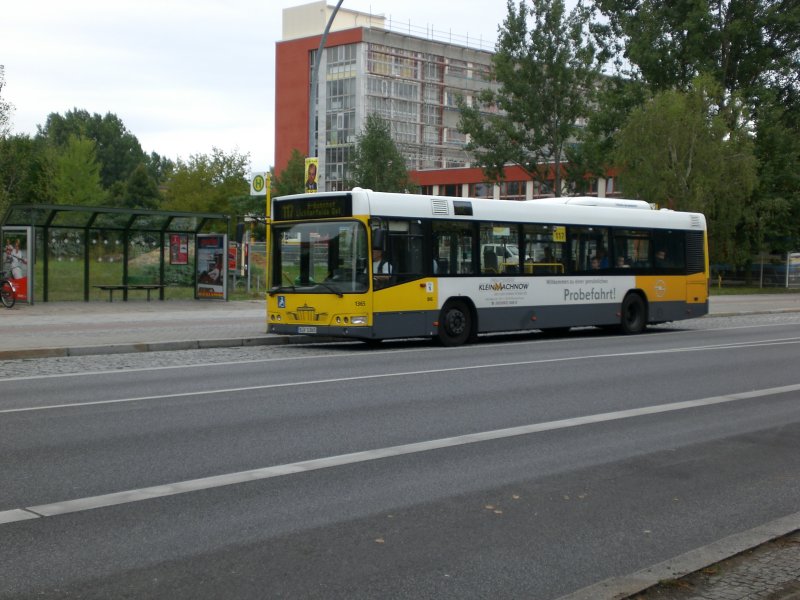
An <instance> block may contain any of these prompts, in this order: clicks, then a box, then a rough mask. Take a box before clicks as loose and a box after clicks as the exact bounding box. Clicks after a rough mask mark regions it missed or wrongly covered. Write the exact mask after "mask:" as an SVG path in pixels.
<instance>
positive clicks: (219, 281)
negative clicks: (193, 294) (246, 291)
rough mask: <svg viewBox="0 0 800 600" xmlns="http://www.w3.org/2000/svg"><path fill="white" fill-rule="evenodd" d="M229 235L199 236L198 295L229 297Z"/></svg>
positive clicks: (220, 298)
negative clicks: (227, 258)
mask: <svg viewBox="0 0 800 600" xmlns="http://www.w3.org/2000/svg"><path fill="white" fill-rule="evenodd" d="M227 246H228V236H227V235H223V234H217V233H209V234H199V235H198V236H197V297H198V298H213V299H217V300H224V299H226V298H227V279H228V277H227V275H228V268H227V267H228V261H227V260H226V257H227V252H228V247H227Z"/></svg>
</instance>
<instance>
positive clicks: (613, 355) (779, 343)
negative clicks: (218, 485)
mask: <svg viewBox="0 0 800 600" xmlns="http://www.w3.org/2000/svg"><path fill="white" fill-rule="evenodd" d="M786 344H800V338H786V339H776V340H762V341H758V342H743V343H740V344H735V343H734V344H716V345H710V346H687V347H685V348H663V349H658V350H640V351H637V352H611V353H608V354H590V355H588V356H563V357H556V358H540V359H536V360H523V361H514V362H504V363H489V364H480V365H462V366H459V367H448V368H445V369H423V370H420V371H401V372H397V373H373V374H370V375H354V376H351V377H334V378H331V379H314V380H311V381H287V382H284V383H267V384H264V385H252V386H246V387H235V388H223V389H214V390H195V391H190V392H176V393H172V394H159V395H156V396H137V397H133V398H117V399H111V400H93V401H90V402H74V403H64V404H47V405H44V406H23V407H19V408H5V409H2V410H0V415H2V414H10V413H21V412H33V411H39V410H53V409H58V408H82V407H85V406H100V405H106V404H124V403H128V402H144V401H147V400H167V399H170V398H186V397H190V396H210V395H214V394H233V393H237V392H252V391H257V390H269V389H278V388H286V387H293V386H309V385H324V384H331V383H342V382H348V383H349V382H352V381H363V380H368V379H385V378H389V377H417V376H420V375H432V374H436V373H453V372H457V371H469V370H471V369H498V368H503V367H520V366H531V365H542V364H552V363H557V362H572V361H579V360H599V359H602V358H630V357H636V356H652V355H656V354H674V353H678V352H705V351H714V350H736V349H741V348H751V347H753V346H754V345H758V346H782V345H786Z"/></svg>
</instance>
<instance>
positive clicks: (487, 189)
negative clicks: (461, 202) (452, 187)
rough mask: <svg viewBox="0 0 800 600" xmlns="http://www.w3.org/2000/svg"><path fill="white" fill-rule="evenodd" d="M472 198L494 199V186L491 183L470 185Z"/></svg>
mask: <svg viewBox="0 0 800 600" xmlns="http://www.w3.org/2000/svg"><path fill="white" fill-rule="evenodd" d="M469 197H470V198H494V185H493V184H491V183H470V184H469Z"/></svg>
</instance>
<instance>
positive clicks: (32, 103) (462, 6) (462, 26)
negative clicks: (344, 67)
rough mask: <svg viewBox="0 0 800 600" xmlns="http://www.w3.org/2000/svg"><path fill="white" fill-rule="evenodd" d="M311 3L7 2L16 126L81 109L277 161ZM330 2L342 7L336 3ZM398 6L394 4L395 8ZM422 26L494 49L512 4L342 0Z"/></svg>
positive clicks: (5, 48) (1, 32) (144, 137)
mask: <svg viewBox="0 0 800 600" xmlns="http://www.w3.org/2000/svg"><path fill="white" fill-rule="evenodd" d="M300 4H306V2H304V1H303V0H294V1H293V0H259V1H255V0H110V1H109V0H72V1H68V2H65V1H64V0H15V1H12V2H4V3H3V7H2V9H0V64H2V65H5V87H4V88H3V92H2V93H3V98H4V99H5V100H6V101H8V102H11V103H12V104H14V106H15V111H14V113H13V115H12V126H13V132H14V133H28V134H34V133H35V132H36V126H37V125H43V124H44V122H45V120H46V119H47V115H48V114H50V113H52V112H56V113H60V114H62V115H63V114H64V113H66V112H67V111H68V110H71V109H73V108H78V109H85V110H87V111H89V112H90V113H99V114H101V115H105V114H106V113H108V112H111V113H114V114H116V115H117V116H118V117H119V118H121V119H122V121H123V122H124V123H125V125H126V126H127V128H128V129H129V130H130V131H131V132H132V133H133V134H134V135H135V136H136V137H137V138H138V139H139V142H140V143H141V144H142V147H143V149H144V150H145V152H147V153H150V152H158V153H159V154H161V155H162V156H166V157H168V158H172V159H176V158H178V157H180V158H183V159H187V158H189V156H190V155H192V154H208V153H210V152H211V149H212V147H213V146H216V147H218V148H221V149H222V150H224V151H226V152H231V151H233V150H237V151H238V152H240V153H242V154H244V153H249V154H250V159H251V166H252V169H253V170H255V171H260V170H265V169H266V168H267V167H268V166H270V165H272V164H273V159H274V106H275V91H274V81H275V42H276V41H279V40H280V38H281V25H282V23H281V17H282V9H283V8H286V7H288V6H297V5H300ZM328 4H329V5H331V6H333V5H335V4H336V1H335V0H330V1H329V2H328ZM393 6H394V7H396V8H393ZM342 8H351V9H353V10H359V11H363V12H368V13H369V12H371V13H373V14H383V15H384V16H386V17H387V18H389V17H391V19H392V22H393V23H394V24H395V25H398V24H405V25H408V24H409V23H410V26H411V27H412V29H413V31H414V32H416V31H421V32H423V35H424V32H425V31H429V30H435V31H436V32H437V34H436V35H438V36H441V35H442V34H444V35H450V34H452V35H453V36H454V37H455V36H463V37H466V36H469V38H470V39H480V40H483V42H484V46H486V47H487V49H491V48H493V47H494V40H495V39H496V37H497V26H498V24H499V23H500V22H502V20H503V18H504V17H505V15H506V0H460V1H459V2H457V3H454V2H443V1H433V2H432V1H430V0H404V1H403V2H394V1H390V0H375V1H374V2H371V1H368V0H344V2H343V4H342Z"/></svg>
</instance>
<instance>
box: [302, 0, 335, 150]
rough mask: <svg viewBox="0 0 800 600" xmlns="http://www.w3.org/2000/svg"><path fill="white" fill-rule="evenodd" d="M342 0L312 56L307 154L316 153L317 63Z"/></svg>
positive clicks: (332, 14) (320, 58)
mask: <svg viewBox="0 0 800 600" xmlns="http://www.w3.org/2000/svg"><path fill="white" fill-rule="evenodd" d="M342 2H343V0H339V2H338V3H337V4H336V8H334V9H333V12H332V13H331V16H330V18H329V19H328V24H327V25H326V26H325V31H323V32H322V38H321V39H320V41H319V48H318V49H317V56H316V57H314V68H313V69H312V70H311V96H310V98H309V102H308V105H309V106H308V156H309V157H314V156H318V154H317V85H318V82H319V63H320V61H321V60H322V50H323V49H324V48H325V42H327V41H328V32H329V31H330V30H331V25H333V20H334V19H335V18H336V13H337V12H339V7H340V6H341V5H342Z"/></svg>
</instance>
